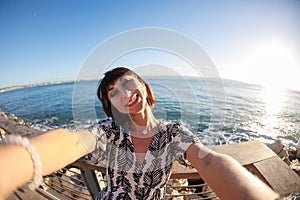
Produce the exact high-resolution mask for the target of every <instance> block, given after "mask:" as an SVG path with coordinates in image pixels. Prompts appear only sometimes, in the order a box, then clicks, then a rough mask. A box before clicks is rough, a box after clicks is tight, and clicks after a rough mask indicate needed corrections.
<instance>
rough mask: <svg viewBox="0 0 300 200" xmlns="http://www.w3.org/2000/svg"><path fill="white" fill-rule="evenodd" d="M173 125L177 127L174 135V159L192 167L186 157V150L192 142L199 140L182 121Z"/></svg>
mask: <svg viewBox="0 0 300 200" xmlns="http://www.w3.org/2000/svg"><path fill="white" fill-rule="evenodd" d="M175 127H176V129H177V133H176V134H175V136H174V141H175V143H176V146H177V148H176V149H177V152H176V160H177V161H178V162H179V163H180V164H182V165H184V166H186V167H192V165H191V164H190V163H189V162H188V160H187V159H186V150H187V149H188V148H189V146H191V145H192V144H194V143H197V142H200V141H199V139H198V138H197V137H196V135H194V134H193V133H192V132H191V131H190V130H189V129H188V128H187V127H186V125H184V124H183V123H182V122H178V123H175Z"/></svg>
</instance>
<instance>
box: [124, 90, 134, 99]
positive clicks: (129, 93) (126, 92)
mask: <svg viewBox="0 0 300 200" xmlns="http://www.w3.org/2000/svg"><path fill="white" fill-rule="evenodd" d="M124 90H125V95H126V97H127V98H129V97H130V95H131V93H132V92H131V91H130V90H127V89H124Z"/></svg>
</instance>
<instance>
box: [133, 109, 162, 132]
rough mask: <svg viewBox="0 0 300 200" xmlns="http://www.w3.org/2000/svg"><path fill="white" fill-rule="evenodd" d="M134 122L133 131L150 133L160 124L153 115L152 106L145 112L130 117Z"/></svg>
mask: <svg viewBox="0 0 300 200" xmlns="http://www.w3.org/2000/svg"><path fill="white" fill-rule="evenodd" d="M130 117H131V120H132V126H131V129H132V130H133V131H144V130H147V131H149V130H150V129H152V128H154V127H155V126H156V125H157V124H158V120H157V119H155V117H154V116H153V114H152V110H151V108H150V106H147V107H146V109H144V111H143V112H141V113H138V114H134V115H130Z"/></svg>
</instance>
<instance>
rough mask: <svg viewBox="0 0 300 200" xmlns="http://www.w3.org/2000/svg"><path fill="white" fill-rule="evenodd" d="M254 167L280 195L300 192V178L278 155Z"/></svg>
mask: <svg viewBox="0 0 300 200" xmlns="http://www.w3.org/2000/svg"><path fill="white" fill-rule="evenodd" d="M253 165H254V166H255V167H256V169H257V170H258V171H259V172H260V173H261V174H262V175H263V177H264V178H265V179H266V181H267V182H268V183H269V185H270V186H271V187H272V188H273V189H274V190H275V191H276V192H278V193H279V194H280V195H283V196H284V195H288V194H291V193H293V192H299V191H300V177H299V176H298V175H297V174H296V173H295V172H294V171H293V170H291V168H290V167H289V166H288V165H287V164H286V163H285V162H283V161H282V160H281V159H280V158H279V157H278V156H277V155H276V156H273V157H271V158H268V159H266V160H263V161H260V162H257V163H253Z"/></svg>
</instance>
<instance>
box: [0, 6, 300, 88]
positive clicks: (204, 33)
mask: <svg viewBox="0 0 300 200" xmlns="http://www.w3.org/2000/svg"><path fill="white" fill-rule="evenodd" d="M299 11H300V1H298V0H265V1H261V0H254V1H221V0H220V1H216V0H211V1H204V0H203V1H202V0H197V1H196V0H195V1H191V0H187V1H182V0H172V1H171V0H165V1H161V0H160V1H158V0H151V1H127V0H119V1H83V0H77V1H73V0H72V1H71V0H70V1H67V0H60V1H58V0H51V1H50V0H49V1H46V0H39V1H38V0H37V1H30V0H28V1H23V0H20V1H15V0H2V1H1V2H0V34H1V37H0V67H1V81H0V88H2V87H8V86H14V85H24V84H30V83H38V82H48V81H60V80H74V79H76V76H77V73H78V71H79V70H80V66H81V64H82V63H83V61H84V60H85V59H86V58H87V56H88V55H89V53H90V52H91V51H92V50H93V49H94V48H95V47H96V46H97V45H98V44H99V43H101V42H103V41H104V40H105V39H107V38H109V37H111V36H113V35H115V34H118V33H120V32H123V31H126V30H129V29H134V28H143V27H161V28H168V29H172V30H175V31H178V32H181V33H183V34H185V35H187V36H189V37H190V38H192V39H193V40H195V41H196V42H197V43H198V44H199V45H201V46H202V47H203V48H204V49H205V51H206V52H207V54H208V55H209V56H210V57H211V58H212V60H213V61H214V62H215V64H216V66H217V68H218V69H219V71H220V74H221V75H222V76H223V77H224V78H231V79H238V80H241V81H245V82H257V83H264V80H265V79H268V78H267V77H270V76H272V77H271V78H269V80H270V82H272V81H273V82H274V81H278V78H279V76H283V77H284V81H286V82H287V84H286V86H287V87H293V86H295V87H298V86H299V88H300V85H299V84H298V82H300V81H298V77H300V76H299V75H300V74H297V73H298V71H299V68H300V58H299V55H300V45H299V44H300V20H299V19H300V12H299ZM282 54H283V56H281V55H282ZM278 59H279V60H278ZM278 63H279V64H280V65H279V64H278ZM286 63H288V64H286ZM266 65H269V67H264V66H266ZM274 67H275V68H276V69H275V72H274V73H273V71H274ZM259 72H261V73H259ZM258 73H259V74H258ZM285 73H286V74H285ZM274 74H275V75H274ZM295 74H296V75H297V76H296V75H295Z"/></svg>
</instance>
